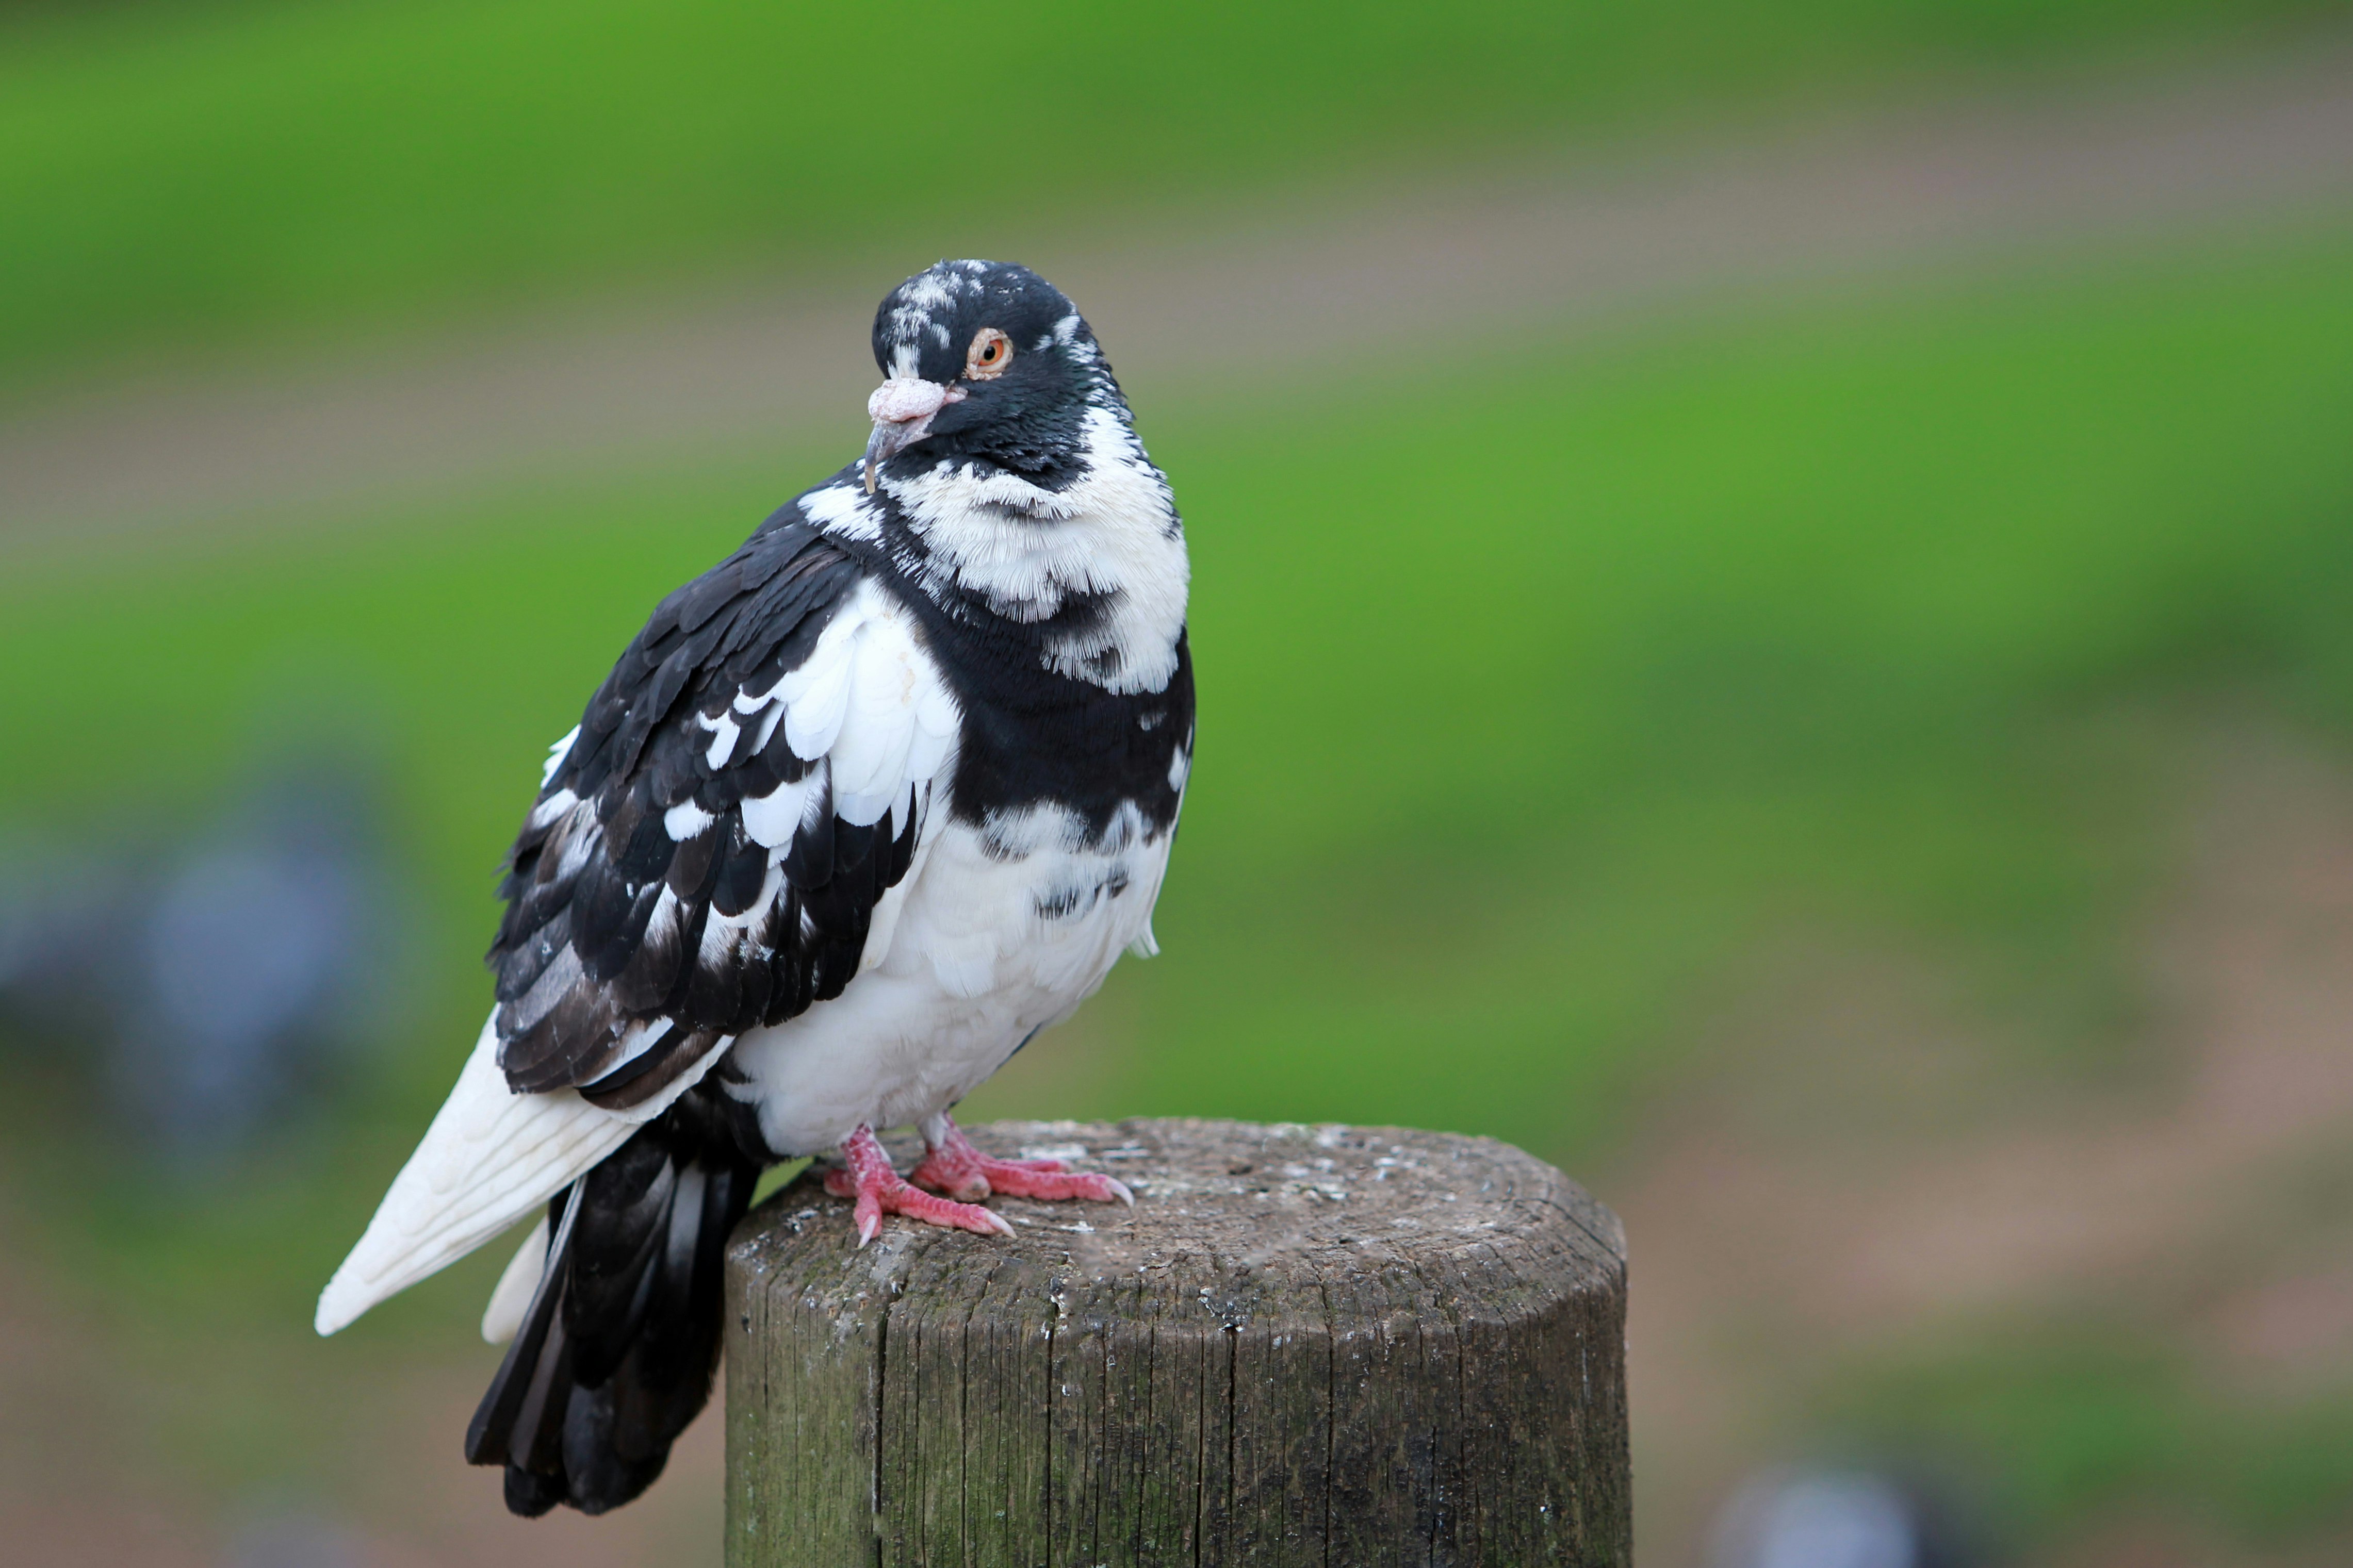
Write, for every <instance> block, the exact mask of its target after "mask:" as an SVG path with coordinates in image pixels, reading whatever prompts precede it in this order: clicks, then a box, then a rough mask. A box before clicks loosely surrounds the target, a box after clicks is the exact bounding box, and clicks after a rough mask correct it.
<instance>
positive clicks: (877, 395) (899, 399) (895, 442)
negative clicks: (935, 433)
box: [866, 375, 964, 495]
mask: <svg viewBox="0 0 2353 1568" xmlns="http://www.w3.org/2000/svg"><path fill="white" fill-rule="evenodd" d="M962 401H964V388H962V387H960V386H942V385H941V384H939V383H938V382H936V381H924V380H923V379H921V378H920V377H917V376H912V375H894V376H892V378H891V379H890V380H888V381H886V382H884V383H883V384H881V385H880V386H878V387H876V388H875V389H874V395H873V396H871V397H870V398H868V399H867V400H866V415H867V417H868V418H870V419H871V420H873V421H874V434H873V435H872V436H871V437H867V441H866V493H867V494H868V495H872V494H873V493H874V470H875V469H876V468H879V467H881V465H882V464H884V463H887V462H889V461H890V460H891V459H892V458H895V457H897V456H898V455H899V454H900V453H901V452H903V451H905V450H906V449H907V448H908V447H912V446H913V445H914V444H915V443H916V442H918V441H920V440H922V439H923V437H926V436H928V435H930V434H931V433H932V416H934V415H935V414H937V413H938V412H939V411H940V410H941V409H943V408H944V407H946V406H947V405H949V404H951V403H961V402H962Z"/></svg>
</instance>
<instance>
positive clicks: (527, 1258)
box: [482, 1215, 547, 1345]
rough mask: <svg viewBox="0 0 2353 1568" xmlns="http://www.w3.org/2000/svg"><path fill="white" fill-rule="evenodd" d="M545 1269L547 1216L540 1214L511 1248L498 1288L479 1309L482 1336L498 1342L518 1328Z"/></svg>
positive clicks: (504, 1341)
mask: <svg viewBox="0 0 2353 1568" xmlns="http://www.w3.org/2000/svg"><path fill="white" fill-rule="evenodd" d="M546 1272H547V1216H546V1215H540V1216H539V1223H538V1224H537V1225H535V1226H532V1227H531V1234H530V1235H529V1236H526V1237H523V1238H522V1246H521V1247H517V1248H515V1255H514V1258H513V1260H512V1262H510V1263H509V1264H508V1265H507V1271H506V1272H505V1273H503V1274H501V1275H500V1276H499V1283H498V1289H494V1290H492V1291H491V1304H490V1305H489V1306H487V1307H485V1308H483V1309H482V1338H483V1339H484V1340H485V1341H487V1342H489V1343H491V1344H494V1345H502V1344H504V1343H506V1342H508V1341H509V1340H511V1339H512V1338H514V1337H515V1335H516V1334H517V1333H519V1332H521V1331H522V1318H523V1314H524V1313H525V1312H528V1311H530V1310H531V1299H532V1298H533V1296H535V1295H537V1294H538V1293H539V1279H540V1276H541V1275H543V1274H544V1273H546Z"/></svg>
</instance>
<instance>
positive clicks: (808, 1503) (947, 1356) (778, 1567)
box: [727, 1121, 1629, 1568]
mask: <svg viewBox="0 0 2353 1568" xmlns="http://www.w3.org/2000/svg"><path fill="white" fill-rule="evenodd" d="M976 1137H977V1138H978V1139H979V1141H980V1142H982V1144H983V1146H984V1147H988V1148H992V1149H1003V1150H1015V1149H1022V1148H1027V1147H1036V1146H1041V1145H1044V1144H1046V1143H1048V1142H1080V1143H1082V1144H1083V1145H1084V1146H1086V1147H1087V1148H1089V1149H1091V1150H1095V1151H1098V1152H1097V1153H1096V1154H1095V1155H1094V1156H1093V1157H1094V1158H1096V1159H1101V1158H1102V1157H1103V1156H1102V1153H1101V1152H1100V1151H1103V1150H1105V1149H1107V1148H1112V1147H1122V1148H1126V1149H1132V1150H1134V1152H1135V1153H1136V1155H1137V1157H1138V1158H1139V1159H1140V1160H1141V1161H1142V1163H1143V1164H1144V1165H1145V1168H1146V1169H1148V1170H1149V1171H1150V1173H1152V1178H1153V1179H1152V1181H1151V1183H1150V1184H1149V1185H1148V1186H1145V1185H1144V1184H1139V1189H1140V1190H1139V1200H1138V1203H1137V1205H1136V1206H1135V1207H1134V1209H1132V1210H1119V1211H1111V1212H1109V1213H1108V1214H1107V1215H1106V1214H1098V1215H1095V1216H1094V1218H1093V1220H1092V1227H1091V1228H1090V1229H1088V1230H1086V1231H1083V1232H1082V1231H1080V1230H1078V1229H1076V1228H1075V1227H1063V1226H1054V1225H1050V1224H1048V1223H1044V1221H1045V1219H1046V1218H1047V1216H1048V1215H1049V1212H1050V1211H1048V1210H1046V1209H1045V1208H1044V1207H1043V1206H1042V1205H1032V1204H1029V1203H1027V1202H1024V1201H1020V1200H1010V1201H1001V1202H1000V1203H999V1204H998V1205H997V1206H998V1207H999V1208H1000V1209H1001V1210H1002V1211H1003V1212H1005V1213H1006V1214H1007V1215H1008V1216H1009V1217H1012V1218H1014V1219H1015V1220H1016V1221H1017V1222H1018V1221H1019V1220H1021V1219H1024V1218H1029V1219H1032V1220H1037V1221H1039V1222H1040V1223H1036V1224H1029V1225H1020V1224H1018V1223H1017V1226H1016V1234H1015V1236H1014V1237H1010V1238H1004V1239H991V1240H987V1241H984V1240H982V1239H980V1238H976V1237H965V1236H960V1235H955V1234H950V1233H946V1232H941V1231H936V1230H932V1229H929V1228H928V1227H918V1226H912V1225H909V1224H906V1223H905V1222H901V1221H892V1222H890V1223H889V1225H888V1226H886V1237H891V1236H896V1237H901V1238H902V1245H900V1246H898V1247H894V1248H893V1249H892V1252H891V1254H890V1256H891V1258H892V1270H893V1273H892V1285H893V1287H894V1289H892V1290H891V1291H888V1292H881V1293H870V1292H869V1291H868V1290H867V1289H865V1287H866V1285H867V1284H868V1282H869V1279H870V1278H871V1277H870V1276H869V1275H868V1273H867V1265H866V1264H865V1262H864V1261H863V1260H861V1259H860V1257H859V1255H858V1254H856V1253H855V1252H854V1251H853V1250H852V1248H851V1246H850V1243H851V1240H852V1239H853V1238H851V1237H848V1236H847V1235H846V1233H845V1227H843V1226H839V1225H835V1224H828V1223H825V1222H824V1216H823V1215H820V1216H819V1220H818V1223H816V1224H813V1225H808V1224H796V1223H794V1221H795V1220H797V1218H798V1217H799V1215H800V1214H801V1213H802V1212H803V1210H802V1209H801V1207H800V1206H799V1205H800V1195H801V1193H802V1192H804V1191H806V1189H805V1188H798V1189H788V1190H787V1191H786V1193H784V1194H779V1195H778V1197H777V1198H776V1200H774V1201H772V1203H771V1204H770V1205H769V1206H768V1207H767V1208H765V1209H762V1210H759V1211H756V1212H755V1213H754V1215H752V1216H751V1217H750V1218H749V1219H748V1220H747V1221H746V1222H745V1224H744V1226H743V1227H742V1228H741V1229H740V1230H739V1231H738V1232H737V1233H736V1236H735V1237H734V1239H733V1242H732V1243H731V1246H730V1253H729V1265H728V1267H729V1291H730V1296H731V1302H732V1308H731V1310H730V1312H729V1314H728V1321H729V1322H730V1324H731V1325H733V1338H732V1339H731V1342H730V1344H729V1347H728V1361H727V1366H728V1372H727V1375H728V1378H729V1395H728V1400H727V1412H728V1426H729V1482H728V1493H729V1499H730V1504H729V1506H730V1522H729V1538H728V1552H729V1561H730V1562H731V1563H734V1564H737V1565H738V1568H786V1565H791V1564H800V1563H837V1562H848V1561H859V1562H874V1563H881V1564H914V1563H935V1562H954V1563H999V1562H1002V1563H1037V1562H1049V1561H1050V1562H1055V1563H1085V1562H1091V1561H1096V1560H1101V1559H1103V1558H1104V1557H1105V1555H1106V1554H1107V1553H1112V1555H1111V1556H1110V1558H1109V1560H1111V1561H1116V1562H1120V1563H1195V1562H1196V1561H1198V1562H1202V1563H1208V1562H1219V1563H1235V1564H1241V1563H1326V1562H1329V1563H1350V1564H1352V1565H1354V1568H1380V1565H1381V1564H1385V1563H1404V1562H1407V1561H1411V1562H1414V1563H1465V1564H1468V1563H1575V1564H1584V1563H1626V1562H1627V1561H1628V1560H1629V1547H1628V1532H1629V1523H1628V1518H1629V1516H1628V1491H1629V1482H1628V1476H1627V1454H1626V1430H1625V1374H1624V1344H1623V1333H1624V1300H1625V1298H1624V1282H1625V1266H1624V1250H1623V1239H1622V1235H1621V1233H1620V1230H1619V1227H1618V1225H1617V1222H1616V1220H1615V1219H1614V1217H1612V1216H1611V1215H1609V1212H1608V1211H1607V1210H1606V1209H1603V1208H1602V1207H1600V1205H1598V1204H1596V1203H1594V1202H1593V1200H1592V1199H1591V1198H1590V1197H1588V1196H1587V1195H1586V1194H1584V1193H1583V1192H1582V1191H1581V1190H1580V1189H1578V1188H1577V1186H1576V1185H1575V1184H1572V1183H1570V1182H1568V1181H1567V1178H1565V1177H1563V1176H1561V1175H1560V1173H1558V1172H1556V1171H1554V1170H1552V1169H1551V1168H1550V1167H1549V1166H1546V1165H1545V1164H1543V1163H1541V1162H1539V1161H1536V1160H1535V1159H1532V1158H1531V1157H1529V1156H1527V1155H1525V1154H1523V1153H1521V1152H1518V1151H1516V1150H1513V1149H1509V1148H1506V1147H1505V1146H1504V1145H1501V1144H1497V1143H1493V1142H1489V1141H1486V1140H1482V1139H1472V1138H1463V1137H1459V1136H1453V1135H1449V1134H1441V1133H1420V1132H1407V1131H1398V1130H1396V1129H1370V1128H1335V1127H1330V1126H1324V1127H1318V1128H1314V1129H1310V1128H1304V1127H1298V1126H1286V1127H1275V1128H1266V1127H1253V1126H1248V1125H1245V1124H1239V1123H1230V1122H1204V1121H1139V1122H1128V1123H1122V1124H1119V1125H1116V1126H1072V1125H1071V1124H1068V1123H1058V1124H1050V1125H1047V1126H1041V1125H1039V1124H1034V1123H1030V1124H1022V1123H1008V1124H1005V1125H1002V1126H999V1127H997V1128H992V1129H987V1130H984V1131H980V1132H978V1133H976ZM1379 1173H1387V1178H1386V1179H1378V1177H1379ZM1441 1183H1442V1184H1444V1185H1443V1186H1441V1185H1440V1184H1441ZM1335 1194H1337V1195H1335ZM1450 1198H1451V1200H1452V1201H1453V1202H1454V1203H1455V1204H1456V1208H1455V1209H1454V1210H1452V1211H1447V1214H1446V1223H1443V1224H1433V1223H1430V1220H1431V1218H1432V1217H1433V1216H1432V1214H1431V1211H1432V1210H1434V1209H1435V1208H1436V1207H1437V1205H1439V1204H1440V1202H1441V1201H1445V1200H1447V1199H1450ZM786 1205H793V1206H792V1207H789V1208H788V1207H787V1206H786ZM1465 1207H1467V1208H1468V1209H1469V1212H1468V1213H1464V1212H1462V1211H1463V1209H1464V1208H1465ZM1400 1220H1410V1221H1413V1222H1415V1223H1410V1224H1399V1223H1396V1222H1398V1221H1400ZM843 1321H849V1322H850V1323H852V1324H853V1327H852V1328H851V1329H850V1330H849V1331H848V1332H847V1333H844V1332H840V1331H839V1329H838V1325H839V1324H840V1323H841V1322H843ZM777 1520H791V1521H794V1523H793V1525H792V1527H791V1529H790V1531H787V1532H786V1533H784V1534H782V1535H776V1534H771V1533H766V1532H764V1531H763V1529H762V1521H777ZM1409 1547H1410V1551H1409Z"/></svg>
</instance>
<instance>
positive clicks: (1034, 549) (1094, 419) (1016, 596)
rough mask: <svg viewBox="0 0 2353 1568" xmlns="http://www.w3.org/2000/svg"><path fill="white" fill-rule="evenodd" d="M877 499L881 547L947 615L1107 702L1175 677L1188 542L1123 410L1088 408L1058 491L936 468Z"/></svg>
mask: <svg viewBox="0 0 2353 1568" xmlns="http://www.w3.org/2000/svg"><path fill="white" fill-rule="evenodd" d="M878 499H879V500H883V501H884V503H885V505H884V508H883V510H884V512H885V517H884V520H883V523H882V530H881V534H882V538H881V542H884V543H885V544H886V545H888V547H889V548H890V551H891V554H892V557H893V559H894V560H895V562H896V563H897V564H898V565H899V567H900V569H901V570H902V572H904V573H905V574H906V576H907V578H908V579H909V580H910V582H911V583H912V584H913V586H914V587H916V588H917V589H919V590H920V591H921V592H923V594H925V595H928V596H929V597H931V598H932V599H933V600H934V602H935V603H937V604H938V605H940V607H941V608H942V609H944V610H946V611H947V612H948V613H949V614H950V615H951V616H955V617H956V618H957V619H959V620H963V621H965V622H966V623H968V624H970V623H981V624H984V625H991V626H992V629H994V630H996V631H997V633H999V634H1000V635H1002V636H1005V637H1010V638H1012V639H1015V640H1018V641H1019V642H1021V643H1024V644H1028V645H1029V646H1031V647H1034V648H1035V650H1036V654H1037V658H1038V660H1039V665H1040V666H1041V667H1042V668H1046V669H1049V670H1051V671H1053V672H1055V673H1056V674H1060V675H1063V676H1067V677H1070V678H1071V679H1076V680H1084V681H1087V682H1089V683H1090V684H1092V685H1095V686H1100V687H1102V688H1103V689H1106V690H1110V691H1114V692H1121V693H1136V692H1146V691H1158V690H1161V689H1164V688H1165V687H1166V685H1167V683H1168V680H1169V678H1170V677H1171V676H1172V675H1173V674H1174V673H1175V672H1176V642H1177V638H1178V637H1179V636H1180V635H1181V634H1182V633H1183V631H1184V628H1185V597H1186V589H1187V583H1188V581H1189V579H1190V568H1189V567H1188V565H1187V562H1186V557H1185V531H1184V528H1183V525H1182V524H1181V523H1180V522H1179V521H1177V516H1176V503H1175V501H1174V500H1173V499H1172V498H1171V496H1170V494H1169V489H1168V481H1167V480H1166V479H1165V478H1163V477H1162V475H1161V472H1160V470H1159V469H1158V468H1154V467H1153V466H1152V462H1151V459H1150V458H1146V457H1145V453H1144V447H1143V446H1142V444H1141V443H1140V442H1138V441H1137V439H1136V437H1135V432H1134V428H1133V427H1132V426H1129V424H1128V423H1127V421H1126V420H1125V419H1124V418H1122V417H1121V416H1119V414H1118V413H1117V412H1115V411H1113V410H1112V409H1108V408H1104V407H1101V406H1095V407H1091V408H1089V409H1088V411H1087V415H1086V423H1085V426H1084V428H1083V430H1082V436H1081V440H1080V443H1079V461H1077V462H1076V463H1074V464H1072V465H1071V468H1070V469H1069V470H1068V471H1066V472H1065V474H1064V475H1062V476H1061V477H1060V478H1059V479H1058V480H1057V483H1056V488H1054V489H1043V488H1041V487H1039V486H1037V485H1034V484H1031V483H1030V482H1029V481H1028V480H1026V479H1022V478H1021V477H1020V476H1018V474H1013V473H1009V472H1007V471H1006V470H1004V469H1000V468H979V467H976V466H974V465H969V464H955V463H942V464H939V465H937V466H935V467H934V468H931V469H929V470H927V471H925V472H923V473H920V474H917V475H915V476H913V478H910V479H892V480H888V481H886V482H885V484H884V486H883V495H882V496H881V497H880V498H878Z"/></svg>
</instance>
